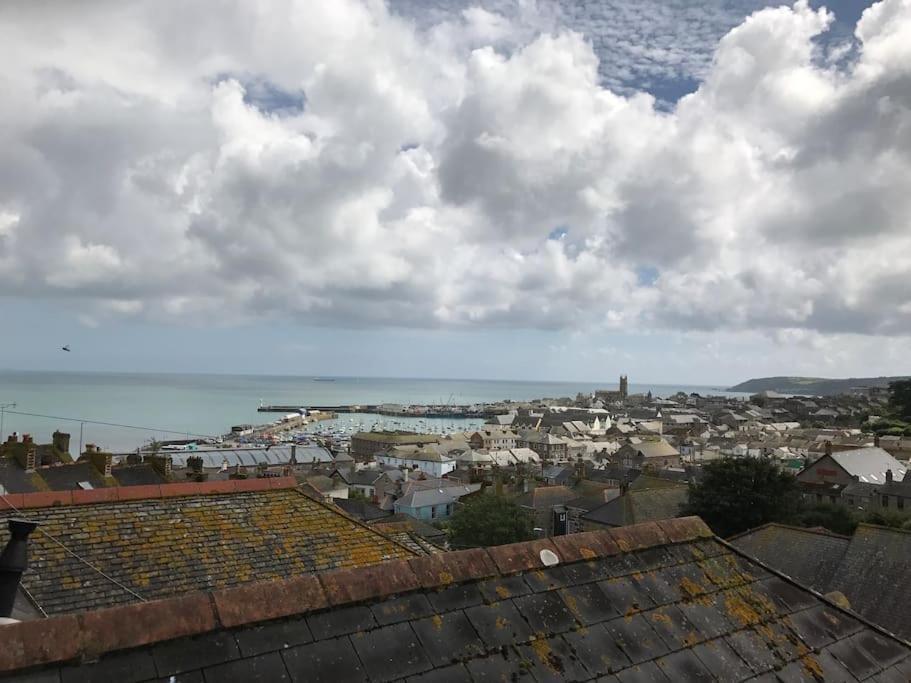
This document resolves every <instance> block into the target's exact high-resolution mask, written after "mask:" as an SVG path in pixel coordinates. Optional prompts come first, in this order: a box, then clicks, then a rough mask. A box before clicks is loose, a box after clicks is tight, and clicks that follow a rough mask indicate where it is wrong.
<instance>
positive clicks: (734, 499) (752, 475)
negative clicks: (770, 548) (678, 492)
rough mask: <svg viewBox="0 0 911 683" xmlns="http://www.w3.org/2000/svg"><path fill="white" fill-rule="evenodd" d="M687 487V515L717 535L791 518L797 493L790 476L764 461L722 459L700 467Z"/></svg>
mask: <svg viewBox="0 0 911 683" xmlns="http://www.w3.org/2000/svg"><path fill="white" fill-rule="evenodd" d="M703 473H704V474H703V477H702V480H701V481H700V482H698V483H696V484H691V485H690V490H689V501H688V503H687V505H686V506H685V507H684V510H685V512H686V513H687V514H690V515H699V516H700V517H702V519H703V520H704V521H705V523H706V524H708V525H709V526H710V527H711V528H712V530H713V531H714V532H715V533H716V534H718V535H719V536H723V537H724V536H731V535H732V534H737V533H740V532H741V531H746V530H747V529H752V528H754V527H757V526H761V525H762V524H766V523H767V522H784V521H788V520H790V519H792V518H793V516H794V514H795V513H796V512H797V510H798V508H799V506H800V490H799V489H798V487H797V479H796V478H795V477H794V475H793V474H790V473H788V472H782V471H780V470H779V469H778V467H777V466H776V465H775V464H774V463H773V462H771V461H770V460H766V459H764V458H723V459H722V460H715V461H714V462H710V463H708V464H706V465H705V466H704V467H703Z"/></svg>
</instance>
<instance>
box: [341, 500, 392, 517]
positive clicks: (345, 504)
mask: <svg viewBox="0 0 911 683" xmlns="http://www.w3.org/2000/svg"><path fill="white" fill-rule="evenodd" d="M332 502H333V503H335V504H336V505H337V506H338V507H340V508H341V509H342V510H344V511H345V512H347V513H348V514H349V515H351V516H352V517H356V518H357V519H359V520H361V521H364V522H370V521H373V520H375V519H385V518H386V517H389V515H390V513H389V511H387V510H380V509H379V508H378V507H377V506H376V505H374V504H373V503H368V502H367V501H366V500H358V499H356V498H336V499H335V500H333V501H332Z"/></svg>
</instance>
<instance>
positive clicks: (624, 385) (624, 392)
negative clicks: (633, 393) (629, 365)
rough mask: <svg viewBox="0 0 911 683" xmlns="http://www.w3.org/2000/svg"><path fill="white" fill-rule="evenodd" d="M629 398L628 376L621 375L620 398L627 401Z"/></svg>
mask: <svg viewBox="0 0 911 683" xmlns="http://www.w3.org/2000/svg"><path fill="white" fill-rule="evenodd" d="M627 396H629V382H628V381H627V379H626V375H620V398H621V399H625V398H626V397H627Z"/></svg>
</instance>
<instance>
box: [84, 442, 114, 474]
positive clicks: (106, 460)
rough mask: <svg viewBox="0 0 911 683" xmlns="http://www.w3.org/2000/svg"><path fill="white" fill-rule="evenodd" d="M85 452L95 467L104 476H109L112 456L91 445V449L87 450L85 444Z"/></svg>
mask: <svg viewBox="0 0 911 683" xmlns="http://www.w3.org/2000/svg"><path fill="white" fill-rule="evenodd" d="M86 453H88V454H89V460H90V461H91V463H92V465H94V467H95V469H96V470H98V471H99V472H101V474H102V475H103V476H105V477H110V476H111V465H112V464H113V460H114V458H113V456H112V455H111V454H110V453H102V452H101V449H100V448H96V447H95V446H92V450H91V451H89V450H88V446H86Z"/></svg>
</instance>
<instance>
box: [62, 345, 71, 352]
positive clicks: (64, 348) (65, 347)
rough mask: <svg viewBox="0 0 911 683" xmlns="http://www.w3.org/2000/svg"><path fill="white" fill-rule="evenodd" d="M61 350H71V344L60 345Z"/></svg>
mask: <svg viewBox="0 0 911 683" xmlns="http://www.w3.org/2000/svg"><path fill="white" fill-rule="evenodd" d="M60 350H61V351H67V352H68V351H69V350H70V345H69V344H67V345H66V346H61V347H60Z"/></svg>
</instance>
